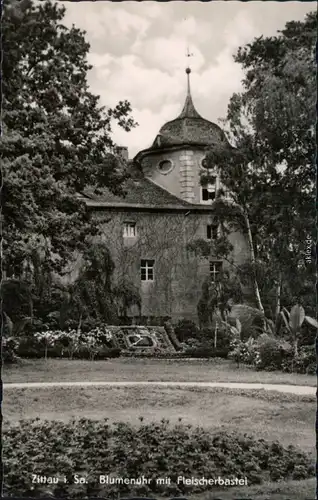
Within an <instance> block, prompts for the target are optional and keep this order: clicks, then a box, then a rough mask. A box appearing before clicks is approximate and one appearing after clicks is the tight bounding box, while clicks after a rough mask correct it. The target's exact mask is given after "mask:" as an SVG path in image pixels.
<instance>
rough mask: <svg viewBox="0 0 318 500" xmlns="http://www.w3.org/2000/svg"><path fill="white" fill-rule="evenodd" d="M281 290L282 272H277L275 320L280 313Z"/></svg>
mask: <svg viewBox="0 0 318 500" xmlns="http://www.w3.org/2000/svg"><path fill="white" fill-rule="evenodd" d="M281 292H282V273H281V272H280V273H279V276H278V281H277V286H276V294H275V295H276V296H275V302H276V305H275V320H276V321H277V318H278V316H279V314H280V299H281Z"/></svg>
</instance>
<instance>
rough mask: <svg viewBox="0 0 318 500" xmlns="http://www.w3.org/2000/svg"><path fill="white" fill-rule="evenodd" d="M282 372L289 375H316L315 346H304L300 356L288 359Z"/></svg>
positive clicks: (299, 353)
mask: <svg viewBox="0 0 318 500" xmlns="http://www.w3.org/2000/svg"><path fill="white" fill-rule="evenodd" d="M281 368H282V370H283V371H284V372H288V373H292V372H293V373H302V374H307V375H315V373H316V370H317V357H316V350H315V346H314V345H313V346H303V347H301V348H300V349H299V351H298V355H297V356H294V357H286V359H284V360H283V362H282V367H281Z"/></svg>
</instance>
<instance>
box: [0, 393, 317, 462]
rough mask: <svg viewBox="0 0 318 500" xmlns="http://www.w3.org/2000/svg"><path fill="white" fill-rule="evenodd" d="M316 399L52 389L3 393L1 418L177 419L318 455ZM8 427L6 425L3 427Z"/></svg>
mask: <svg viewBox="0 0 318 500" xmlns="http://www.w3.org/2000/svg"><path fill="white" fill-rule="evenodd" d="M315 410H316V400H315V397H314V396H299V395H293V394H279V393H275V392H267V391H263V390H248V391H241V390H238V391H237V390H235V391H234V390H231V389H219V388H217V389H214V388H213V389H204V390H202V389H199V388H191V389H188V388H187V389H184V388H156V387H129V388H127V387H91V388H81V387H53V388H37V389H35V388H33V389H30V388H26V389H14V390H10V389H5V390H4V402H3V415H4V418H5V420H9V421H10V422H11V423H17V422H18V420H19V419H22V418H23V419H24V418H36V417H40V418H41V419H43V420H44V419H48V420H63V421H67V420H69V419H70V418H72V417H74V416H75V417H78V416H81V417H86V418H91V419H101V418H105V417H108V418H109V420H110V421H112V422H114V421H125V422H130V423H134V424H136V423H138V421H139V418H140V417H144V419H145V420H146V421H156V420H157V421H158V420H160V419H162V418H168V419H169V420H170V422H171V423H174V422H177V421H178V419H179V418H181V419H182V421H183V422H184V423H189V424H192V425H199V426H203V427H205V428H209V429H212V430H213V429H215V430H216V429H220V428H223V429H225V430H238V429H239V430H240V432H242V433H247V434H252V435H254V436H255V437H262V438H264V439H267V440H270V441H272V440H279V441H280V442H281V444H283V445H286V446H288V445H290V444H294V445H297V446H299V447H300V448H302V449H303V450H304V451H308V452H310V453H314V443H315V430H314V428H315ZM5 425H6V423H5V422H4V426H5Z"/></svg>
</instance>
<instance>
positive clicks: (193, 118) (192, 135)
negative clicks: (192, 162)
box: [136, 68, 226, 158]
mask: <svg viewBox="0 0 318 500" xmlns="http://www.w3.org/2000/svg"><path fill="white" fill-rule="evenodd" d="M190 74H191V69H190V68H187V69H186V75H187V94H186V99H185V103H184V106H183V109H182V111H181V113H180V114H179V116H177V118H175V119H174V120H172V121H169V122H167V123H165V124H164V125H163V126H162V127H161V129H160V130H159V134H158V135H157V136H156V139H155V140H154V142H153V144H152V146H151V147H150V148H148V149H145V150H143V151H140V153H138V154H137V156H136V158H137V157H138V158H140V157H142V156H144V155H145V154H149V153H154V152H155V151H158V150H160V149H170V148H174V149H175V148H178V149H179V148H180V147H182V146H198V147H200V148H202V147H203V148H205V147H208V146H213V145H216V144H218V143H220V142H223V141H226V137H225V134H224V132H223V130H222V129H221V128H220V127H219V126H218V125H216V124H215V123H212V122H210V121H208V120H205V118H202V116H201V115H200V114H199V113H198V112H197V110H196V109H195V106H194V104H193V100H192V95H191V88H190Z"/></svg>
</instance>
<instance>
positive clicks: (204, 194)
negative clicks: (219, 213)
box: [201, 177, 216, 202]
mask: <svg viewBox="0 0 318 500" xmlns="http://www.w3.org/2000/svg"><path fill="white" fill-rule="evenodd" d="M215 197H216V177H214V178H213V179H211V180H210V182H209V184H207V185H206V186H203V187H202V188H201V200H202V201H203V202H209V201H213V200H215Z"/></svg>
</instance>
